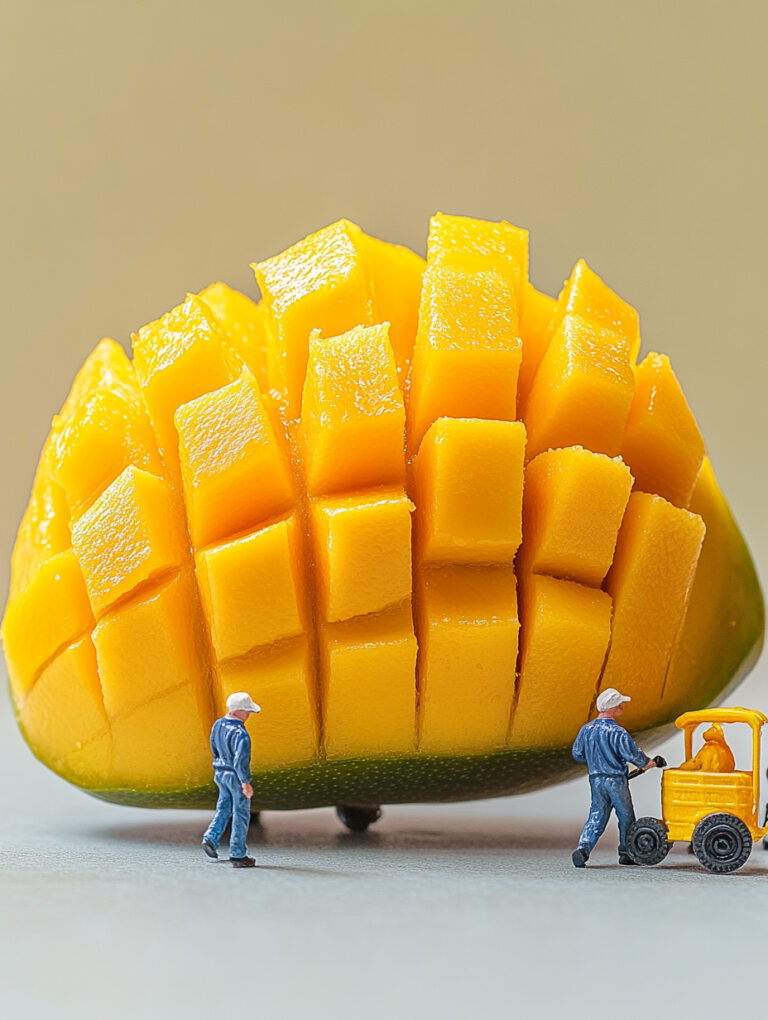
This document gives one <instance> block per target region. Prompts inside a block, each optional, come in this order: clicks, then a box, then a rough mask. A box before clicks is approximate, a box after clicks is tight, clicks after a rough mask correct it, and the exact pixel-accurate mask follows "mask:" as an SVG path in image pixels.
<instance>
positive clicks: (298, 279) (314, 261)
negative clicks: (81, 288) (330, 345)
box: [253, 220, 374, 418]
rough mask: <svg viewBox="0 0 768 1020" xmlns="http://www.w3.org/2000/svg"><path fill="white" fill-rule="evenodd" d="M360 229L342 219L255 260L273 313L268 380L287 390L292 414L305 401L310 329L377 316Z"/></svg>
mask: <svg viewBox="0 0 768 1020" xmlns="http://www.w3.org/2000/svg"><path fill="white" fill-rule="evenodd" d="M361 235H362V231H361V230H360V228H359V227H358V226H356V225H355V224H354V223H350V222H349V221H348V220H339V221H338V222H337V223H332V224H331V225H330V226H328V227H324V228H323V229H322V230H318V231H317V233H315V234H310V235H309V237H305V238H304V240H303V241H299V242H298V243H297V244H294V245H292V246H291V247H290V248H288V249H287V250H286V251H284V252H282V253H281V254H280V255H275V256H274V257H273V258H271V259H267V260H266V261H265V262H259V263H258V264H254V265H253V271H254V273H255V274H256V279H257V281H258V284H259V288H260V290H261V294H262V297H263V299H264V302H265V304H266V306H267V309H268V310H269V312H270V314H271V316H272V319H273V329H272V330H271V332H270V333H269V334H268V341H267V342H268V344H269V345H270V359H269V366H270V373H271V378H270V385H271V386H272V387H274V388H275V389H277V390H279V391H280V392H281V393H283V395H284V397H285V399H286V413H287V416H288V418H295V417H297V416H298V413H299V409H300V407H301V393H302V387H303V385H304V376H305V372H306V368H307V353H308V345H309V337H310V334H311V333H312V332H313V331H315V330H319V331H320V335H321V336H324V337H329V336H339V335H340V334H341V333H345V332H347V331H348V330H351V329H352V328H353V327H354V326H358V325H360V324H364V325H367V324H371V323H372V322H373V321H374V310H373V299H372V297H371V294H370V291H369V288H368V278H367V274H366V266H365V257H364V254H363V251H362V244H363V242H362V240H361Z"/></svg>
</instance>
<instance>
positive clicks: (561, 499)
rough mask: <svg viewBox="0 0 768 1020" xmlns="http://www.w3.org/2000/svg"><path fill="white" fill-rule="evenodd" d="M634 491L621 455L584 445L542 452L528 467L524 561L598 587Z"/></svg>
mask: <svg viewBox="0 0 768 1020" xmlns="http://www.w3.org/2000/svg"><path fill="white" fill-rule="evenodd" d="M631 491H632V475H631V474H630V471H629V468H628V467H627V466H626V464H625V463H624V462H623V461H622V460H621V459H620V458H618V457H615V458H611V457H606V456H605V454H602V453H592V452H591V451H590V450H585V449H583V448H582V447H581V446H570V447H566V448H565V449H562V450H548V451H547V452H546V453H540V454H539V456H538V457H535V458H534V459H533V460H532V461H531V462H530V463H529V464H528V466H527V468H526V469H525V497H524V500H523V532H524V534H525V542H524V543H523V547H522V549H521V552H520V563H521V565H524V568H525V569H526V570H528V571H533V572H534V573H537V574H551V575H552V576H553V577H561V578H565V579H569V580H571V581H580V582H581V583H582V584H589V585H593V586H594V587H596V588H599V587H600V585H601V584H602V583H603V579H604V578H605V575H606V574H607V573H608V569H609V567H610V565H611V562H612V560H613V553H614V549H615V548H616V538H617V536H618V534H619V528H620V527H621V521H622V517H623V516H624V511H625V510H626V507H627V500H628V499H629V494H630V492H631Z"/></svg>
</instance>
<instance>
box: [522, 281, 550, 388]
mask: <svg viewBox="0 0 768 1020" xmlns="http://www.w3.org/2000/svg"><path fill="white" fill-rule="evenodd" d="M556 307H557V301H555V299H554V298H551V297H550V296H549V295H548V294H542V293H541V291H539V290H536V288H535V287H534V286H533V284H532V283H527V284H526V286H525V304H524V305H523V311H522V314H521V315H520V339H521V340H522V343H523V356H522V361H521V362H520V376H519V378H518V380H517V404H518V407H519V408H524V407H525V404H526V401H527V400H528V394H529V393H530V391H531V386H532V385H533V380H534V377H535V375H536V372H537V371H538V368H539V365H540V364H541V359H542V358H543V357H544V352H545V351H546V349H547V347H548V346H549V341H550V339H551V337H552V333H551V332H550V328H549V324H550V321H551V319H552V316H553V314H554V311H555V308H556Z"/></svg>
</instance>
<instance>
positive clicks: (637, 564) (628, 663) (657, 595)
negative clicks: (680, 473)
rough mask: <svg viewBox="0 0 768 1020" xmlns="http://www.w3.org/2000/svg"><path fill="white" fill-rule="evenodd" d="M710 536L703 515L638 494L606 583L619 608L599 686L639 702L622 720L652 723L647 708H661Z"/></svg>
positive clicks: (634, 723) (628, 723)
mask: <svg viewBox="0 0 768 1020" xmlns="http://www.w3.org/2000/svg"><path fill="white" fill-rule="evenodd" d="M704 533H705V526H704V521H703V520H702V519H701V517H699V516H698V515H697V514H692V513H689V512H688V511H687V510H683V509H681V508H680V507H676V506H673V505H672V504H671V503H668V502H667V501H666V500H665V499H663V498H662V497H661V496H652V495H649V494H648V493H645V492H633V493H632V495H631V496H630V498H629V504H628V506H627V511H626V513H625V515H624V521H623V523H622V526H621V531H620V532H619V540H618V542H617V544H616V554H615V556H614V559H613V566H612V567H611V569H610V571H609V573H608V577H607V578H606V580H605V590H606V591H607V592H609V593H610V595H611V596H612V597H613V604H614V608H613V629H612V633H611V647H610V650H609V652H608V658H607V660H606V663H605V670H604V671H603V679H602V683H601V689H603V690H604V689H605V688H606V687H616V688H618V690H620V691H621V693H622V694H627V695H629V697H631V698H632V699H633V701H632V702H630V703H628V704H627V705H626V706H625V709H624V717H623V719H622V724H623V725H626V726H628V727H630V728H634V727H640V726H645V725H646V724H651V723H652V722H653V719H652V717H650V716H649V715H648V711H647V710H644V709H643V708H642V706H643V705H651V706H654V708H655V710H656V711H660V710H661V697H662V691H663V688H664V680H665V678H666V675H667V669H668V666H669V662H670V658H671V656H672V654H673V652H674V650H675V646H676V642H677V638H678V636H679V633H680V629H681V627H682V624H683V620H684V618H685V612H686V609H687V607H688V600H689V597H690V593H691V587H692V585H693V579H694V575H695V572H696V565H697V564H698V561H699V554H700V552H701V546H702V542H703V540H704ZM649 593H652V597H649Z"/></svg>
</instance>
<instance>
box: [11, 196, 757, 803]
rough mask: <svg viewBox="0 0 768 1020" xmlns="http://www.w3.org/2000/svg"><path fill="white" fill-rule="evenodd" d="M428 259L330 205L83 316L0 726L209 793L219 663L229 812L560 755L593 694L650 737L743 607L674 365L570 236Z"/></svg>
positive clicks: (390, 790) (36, 522)
mask: <svg viewBox="0 0 768 1020" xmlns="http://www.w3.org/2000/svg"><path fill="white" fill-rule="evenodd" d="M427 251H428V258H427V260H426V262H425V261H424V260H423V259H421V258H420V257H419V256H418V255H416V254H414V253H413V252H411V251H409V250H408V249H406V248H402V247H400V246H398V245H394V244H388V243H386V242H384V241H380V240H378V239H377V238H372V237H369V236H367V235H366V234H364V233H363V232H362V231H361V230H360V228H359V227H357V226H356V225H355V224H353V223H350V222H348V221H345V220H342V221H340V222H338V223H335V224H332V225H331V226H329V227H326V228H325V229H323V230H320V231H318V232H317V233H315V234H312V235H310V236H309V237H307V238H305V239H304V240H302V241H300V242H298V243H297V244H295V245H293V246H292V247H291V248H289V249H287V250H286V251H285V252H282V253H281V254H279V255H276V256H274V257H273V258H270V259H267V260H266V261H264V262H262V263H259V264H258V265H255V266H254V270H255V274H256V278H257V280H258V283H259V287H260V289H261V294H262V299H261V301H260V302H259V303H258V304H257V303H254V302H253V301H251V300H250V299H248V298H247V297H245V296H244V295H242V294H239V293H237V292H235V291H233V290H231V289H230V288H228V287H227V286H226V285H225V284H223V283H215V284H212V285H211V286H210V287H208V288H206V290H204V291H202V292H201V294H199V295H188V297H187V298H186V300H185V301H184V302H182V303H181V304H180V305H179V306H178V307H176V308H174V309H172V310H171V311H170V312H169V313H168V314H167V315H164V316H163V317H161V318H160V319H159V320H157V321H156V322H152V323H149V324H147V325H146V326H143V327H142V328H140V329H139V330H138V331H137V333H136V334H135V335H134V336H133V339H132V354H133V357H132V359H129V358H128V357H127V356H126V354H125V353H124V351H123V348H122V347H121V346H120V345H118V344H117V343H116V342H114V341H112V340H108V339H107V340H103V341H101V343H100V344H99V345H98V346H97V347H96V349H95V351H94V352H93V354H92V355H91V356H90V357H89V359H88V360H87V361H86V363H85V365H84V366H83V368H82V369H81V371H80V373H79V374H78V376H77V378H76V380H75V383H74V385H73V387H72V391H71V393H70V395H69V397H68V399H67V401H66V403H65V405H64V407H63V408H62V410H61V412H60V414H59V415H58V416H57V417H56V418H55V419H54V422H53V426H52V429H51V433H50V435H49V437H48V440H47V442H46V444H45V447H44V449H43V452H42V455H41V458H40V463H39V466H38V471H37V475H36V477H35V481H34V485H33V491H32V495H31V498H30V502H29V506H28V508H27V511H26V513H25V515H24V518H23V520H22V523H21V526H20V529H19V533H18V537H17V541H16V546H15V549H14V553H13V563H12V579H11V590H10V595H9V600H8V604H7V608H6V612H5V617H4V620H3V625H2V636H3V644H4V650H5V656H6V661H7V664H8V673H9V678H10V689H11V695H12V699H13V703H14V706H15V710H16V713H17V717H18V720H19V725H20V727H21V729H22V731H23V733H24V735H25V737H26V739H27V741H28V743H29V745H30V747H31V748H32V750H33V751H34V753H35V754H36V755H37V756H38V757H39V758H40V759H41V760H42V761H43V762H45V763H46V764H47V765H48V766H49V767H50V768H52V769H53V770H54V771H56V772H57V773H59V774H60V775H62V776H63V777H65V778H66V779H68V780H70V781H71V782H73V783H76V784H77V785H79V786H80V787H82V788H83V789H85V790H87V791H89V792H90V793H93V794H95V795H97V796H101V797H104V798H107V799H110V800H114V801H118V802H123V803H130V804H137V805H147V806H187V807H192V806H200V807H203V806H209V805H210V804H211V803H212V802H213V800H214V798H215V788H214V787H213V784H212V773H211V756H210V749H209V745H208V735H209V731H210V727H211V724H212V721H213V720H214V719H215V718H216V717H217V716H218V715H221V714H223V712H224V711H225V702H226V698H227V696H228V695H229V694H230V693H233V692H234V691H239V690H246V691H249V692H250V693H251V695H252V696H253V698H254V699H255V700H256V701H258V702H259V704H260V705H261V707H262V712H261V714H260V715H258V716H254V717H251V719H250V720H249V723H248V726H249V730H250V732H251V736H252V745H253V751H252V767H253V773H254V787H255V796H254V800H253V806H254V808H278V809H281V808H282V809H287V808H295V807H310V806H320V805H325V804H379V803H386V802H395V801H418V800H459V799H468V798H472V797H484V796H496V795H501V794H505V793H512V792H517V791H523V790H529V789H533V788H535V787H537V786H541V785H545V784H547V783H551V782H556V781H558V780H560V779H564V778H567V777H568V775H569V774H570V773H571V771H572V770H573V767H574V766H573V763H572V760H571V757H570V745H571V743H572V741H573V738H574V737H575V735H576V733H577V731H578V729H579V727H580V726H581V725H582V724H583V723H584V722H586V721H587V720H588V719H589V718H590V716H591V714H592V713H593V712H594V702H595V699H596V696H597V694H598V693H599V691H600V690H601V689H602V688H604V687H607V686H616V687H618V688H619V689H621V690H622V691H624V692H626V693H628V694H630V695H631V696H632V702H631V703H630V705H628V707H627V714H626V723H627V725H628V726H629V727H630V728H631V729H633V730H634V731H636V732H639V733H641V734H642V735H643V736H644V739H646V740H648V739H651V738H653V737H655V736H659V735H661V734H662V733H663V732H664V727H665V726H666V725H668V724H669V723H670V722H671V720H673V719H674V718H675V716H676V715H677V714H678V713H679V712H681V711H683V710H684V709H695V708H700V707H704V706H706V705H707V704H710V703H712V702H713V701H716V700H718V699H719V698H721V697H723V696H724V695H725V694H727V693H728V691H729V690H730V689H731V688H732V687H733V685H734V684H735V683H737V682H738V680H739V679H741V678H742V677H743V676H744V675H745V674H746V673H747V672H748V671H749V669H750V668H751V666H752V665H753V663H754V662H755V660H756V658H757V655H758V654H759V651H760V647H761V644H762V635H763V627H764V610H763V601H762V595H761V592H760V587H759V584H758V581H757V577H756V573H755V570H754V566H753V564H752V561H751V559H750V556H749V552H748V550H747V547H746V545H745V543H744V540H743V538H742V536H741V534H740V532H739V530H738V528H737V526H736V524H735V522H734V520H733V517H732V516H731V514H730V511H729V509H728V506H727V504H726V502H725V500H724V498H723V496H722V494H721V493H720V490H719V488H718V486H717V482H716V480H715V477H714V474H713V472H712V468H711V465H710V463H709V461H708V459H707V457H706V450H705V446H704V441H703V439H702V437H701V434H700V432H699V429H698V427H697V425H696V422H695V420H694V417H693V415H692V413H691V411H690V408H689V407H688V404H687V402H686V400H685V397H684V395H683V392H682V389H681V387H680V384H679V382H678V381H677V379H676V378H675V376H674V373H673V371H672V368H671V365H670V363H669V360H668V359H667V358H666V357H664V356H663V355H658V354H653V353H651V354H648V355H647V356H646V357H645V358H644V359H643V360H642V361H640V362H639V363H638V361H637V358H638V351H639V347H640V327H639V318H638V315H637V312H636V311H635V310H634V309H633V308H632V307H631V305H629V304H627V302H626V301H624V300H623V299H622V298H620V297H619V296H618V295H616V294H614V293H613V292H612V291H611V290H610V288H609V287H608V286H607V285H606V284H605V283H604V282H603V281H602V280H601V278H600V277H599V276H598V275H597V274H596V273H595V272H594V271H593V270H591V269H590V268H589V267H588V266H587V264H586V263H585V262H584V261H583V260H580V261H579V262H578V263H577V265H576V267H575V268H574V270H573V272H572V273H571V275H570V276H569V278H568V280H567V281H566V283H565V285H564V287H563V290H562V292H561V293H560V295H559V296H558V297H557V298H554V297H549V296H548V295H546V294H542V293H541V292H539V291H538V290H536V289H535V288H534V287H533V286H532V284H531V283H530V281H529V265H528V233H527V231H525V230H522V229H520V228H517V227H514V226H512V225H511V224H508V223H504V222H501V223H490V222H486V221H480V220H472V219H469V218H466V217H458V216H445V215H442V214H438V215H436V216H435V217H433V219H432V221H431V223H430V228H429V237H428V244H427Z"/></svg>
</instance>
